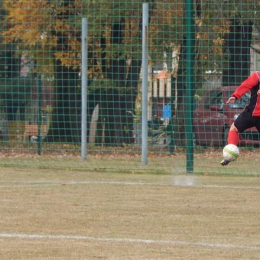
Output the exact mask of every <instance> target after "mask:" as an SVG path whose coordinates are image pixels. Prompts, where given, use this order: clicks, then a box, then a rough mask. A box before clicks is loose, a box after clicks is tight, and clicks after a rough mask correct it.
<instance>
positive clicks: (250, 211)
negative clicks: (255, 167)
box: [0, 167, 260, 260]
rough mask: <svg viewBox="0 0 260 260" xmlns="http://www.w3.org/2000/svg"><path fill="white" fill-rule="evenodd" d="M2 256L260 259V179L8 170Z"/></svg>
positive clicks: (0, 220)
mask: <svg viewBox="0 0 260 260" xmlns="http://www.w3.org/2000/svg"><path fill="white" fill-rule="evenodd" d="M0 172H1V173H0V176H1V179H0V192H1V203H0V216H1V217H0V244H1V247H0V259H1V260H12V259H19V260H23V259H26V260H30V259H37V260H38V259H46V260H50V259H66V260H67V259H68V260H79V259H120V260H122V259H136V260H138V259H140V260H142V259H160V260H163V259H183V260H184V259H185V260H191V259H192V260H195V259H196V260H205V259H208V260H212V259H229V260H230V259H240V260H241V259H260V217H259V216H260V206H259V203H260V200H259V198H260V197H259V194H260V179H259V177H254V176H243V177H242V176H233V175H228V176H223V175H217V174H215V175H207V174H204V175H187V174H179V175H175V174H171V175H170V174H145V173H143V174H136V173H115V172H109V171H106V172H103V173H100V172H94V171H91V172H88V171H87V170H86V171H82V170H81V171H66V170H64V171H63V170H51V169H25V168H24V169H21V168H13V167H12V168H11V167H6V168H5V167H3V168H0Z"/></svg>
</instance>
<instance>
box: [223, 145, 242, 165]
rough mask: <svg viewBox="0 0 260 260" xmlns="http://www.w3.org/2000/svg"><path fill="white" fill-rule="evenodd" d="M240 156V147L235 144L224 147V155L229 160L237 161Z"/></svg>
mask: <svg viewBox="0 0 260 260" xmlns="http://www.w3.org/2000/svg"><path fill="white" fill-rule="evenodd" d="M238 156H239V149H238V147H237V146H236V145H234V144H228V145H226V146H225V147H224V149H223V157H224V159H225V160H228V161H231V162H232V161H235V160H236V159H237V158H238Z"/></svg>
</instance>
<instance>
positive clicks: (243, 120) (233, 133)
mask: <svg viewBox="0 0 260 260" xmlns="http://www.w3.org/2000/svg"><path fill="white" fill-rule="evenodd" d="M253 124H254V122H253V118H252V115H251V114H249V113H248V112H246V111H243V112H242V113H241V114H240V115H239V116H238V118H237V119H236V120H235V122H233V123H232V125H231V126H230V129H229V132H228V139H227V143H228V144H234V145H236V146H237V145H238V143H239V133H242V132H244V131H245V130H246V129H247V128H249V127H251V126H253ZM229 163H230V161H229V160H225V159H224V160H222V161H221V162H220V164H221V165H222V166H226V165H228V164H229Z"/></svg>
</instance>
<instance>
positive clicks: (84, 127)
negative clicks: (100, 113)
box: [81, 18, 88, 160]
mask: <svg viewBox="0 0 260 260" xmlns="http://www.w3.org/2000/svg"><path fill="white" fill-rule="evenodd" d="M81 30H82V32H81V53H82V57H81V158H82V159H83V160H85V159H86V157H87V155H86V154H87V83H88V82H87V68H88V66H87V49H88V40H87V39H88V37H87V35H88V31H87V30H88V22H87V18H82V28H81Z"/></svg>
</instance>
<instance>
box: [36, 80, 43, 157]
mask: <svg viewBox="0 0 260 260" xmlns="http://www.w3.org/2000/svg"><path fill="white" fill-rule="evenodd" d="M37 86H38V91H37V92H38V93H37V98H38V123H37V124H38V136H37V153H38V155H41V142H42V133H41V128H42V79H41V76H39V77H38V84H37Z"/></svg>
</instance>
